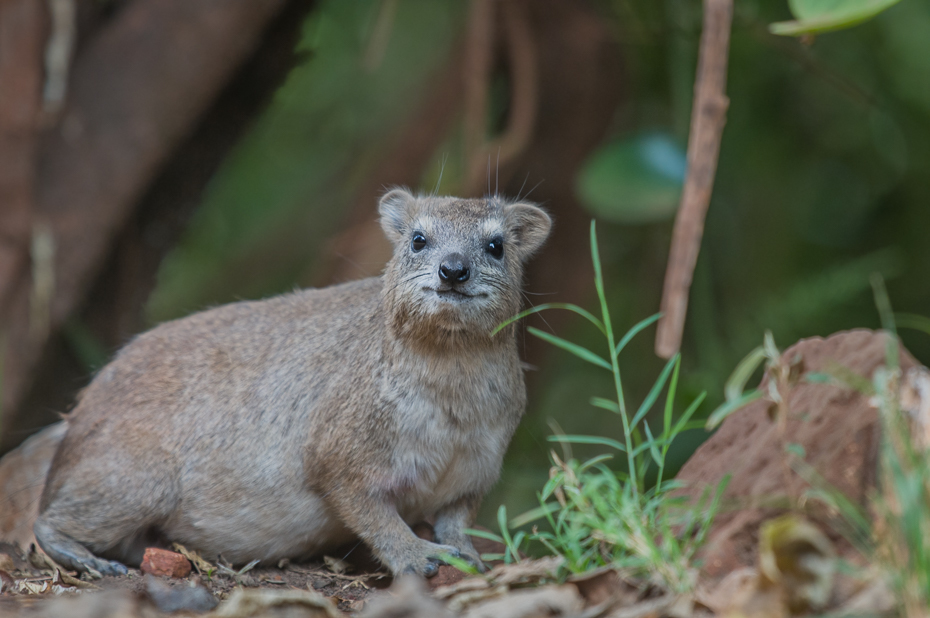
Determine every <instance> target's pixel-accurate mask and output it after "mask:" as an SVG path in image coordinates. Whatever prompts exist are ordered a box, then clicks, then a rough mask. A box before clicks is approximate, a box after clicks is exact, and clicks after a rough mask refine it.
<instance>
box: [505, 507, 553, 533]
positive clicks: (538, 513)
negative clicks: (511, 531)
mask: <svg viewBox="0 0 930 618" xmlns="http://www.w3.org/2000/svg"><path fill="white" fill-rule="evenodd" d="M558 510H559V505H558V504H557V503H549V504H544V505H543V506H538V507H536V508H535V509H530V510H529V511H527V512H526V513H523V514H522V515H517V516H516V517H514V518H513V519H511V520H510V527H511V528H519V527H521V526H525V525H526V524H531V523H533V522H534V521H536V520H539V519H542V518H543V517H545V516H546V515H549V514H551V513H554V512H555V511H558Z"/></svg>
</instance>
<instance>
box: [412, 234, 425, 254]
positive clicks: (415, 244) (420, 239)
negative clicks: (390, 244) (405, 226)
mask: <svg viewBox="0 0 930 618" xmlns="http://www.w3.org/2000/svg"><path fill="white" fill-rule="evenodd" d="M424 247H426V236H424V235H423V234H422V233H420V232H416V233H414V235H413V240H411V241H410V248H411V249H413V251H414V253H417V252H419V251H423V248H424Z"/></svg>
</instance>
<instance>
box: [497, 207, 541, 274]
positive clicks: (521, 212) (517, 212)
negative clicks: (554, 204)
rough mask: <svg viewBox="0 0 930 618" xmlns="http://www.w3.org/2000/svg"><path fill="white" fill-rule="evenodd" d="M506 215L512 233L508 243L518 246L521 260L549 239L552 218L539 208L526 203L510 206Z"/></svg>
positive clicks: (506, 209) (505, 210)
mask: <svg viewBox="0 0 930 618" xmlns="http://www.w3.org/2000/svg"><path fill="white" fill-rule="evenodd" d="M504 213H505V217H506V218H505V220H506V222H507V229H508V230H509V232H510V238H509V241H508V242H509V243H510V244H511V245H516V248H517V251H519V253H520V259H523V260H525V259H526V258H528V257H529V256H530V255H532V254H533V253H534V252H536V250H537V249H539V248H540V247H541V246H542V244H543V243H544V242H545V241H546V238H548V237H549V230H551V229H552V218H551V217H549V215H548V214H547V213H546V211H545V210H543V209H542V208H540V207H539V206H535V205H533V204H527V203H524V202H520V203H517V204H510V205H509V206H507V207H506V208H505V209H504Z"/></svg>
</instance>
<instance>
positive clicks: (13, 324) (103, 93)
mask: <svg viewBox="0 0 930 618" xmlns="http://www.w3.org/2000/svg"><path fill="white" fill-rule="evenodd" d="M9 1H10V0H7V2H9ZM283 6H284V0H261V1H260V2H256V1H254V0H136V1H134V2H131V3H128V4H127V5H126V6H125V7H124V8H122V9H121V11H120V12H119V13H118V14H117V15H116V16H115V17H114V19H113V21H112V22H111V23H110V24H108V25H107V26H106V27H104V28H103V29H102V30H101V31H100V33H99V34H98V35H97V36H96V37H95V38H94V40H92V41H90V42H89V43H88V44H87V45H86V47H85V48H84V50H83V51H82V53H81V54H79V55H78V57H77V58H76V59H75V63H74V67H73V70H72V72H71V84H70V89H69V92H68V99H69V100H68V103H67V105H66V108H65V111H64V113H63V115H62V118H61V122H60V123H59V124H58V125H57V126H56V127H55V128H54V129H52V130H50V131H49V132H48V133H47V134H46V135H44V136H43V139H42V143H41V145H40V147H39V152H38V162H37V171H36V179H35V182H36V184H35V187H36V203H35V211H34V221H35V222H36V224H38V225H40V226H42V227H41V228H38V229H44V230H46V233H45V234H43V237H44V238H46V240H47V241H49V242H47V243H46V244H47V245H48V246H47V249H50V251H48V252H47V253H48V255H49V257H50V258H51V259H50V260H47V262H48V263H47V264H46V265H45V266H44V267H41V268H33V271H38V272H39V274H42V276H43V277H44V278H45V279H44V280H46V281H47V280H48V279H50V280H51V281H52V282H53V284H54V285H53V288H52V293H51V294H50V295H49V297H48V298H45V297H43V295H41V294H35V293H34V287H35V286H34V285H33V284H32V283H30V281H29V277H26V276H21V277H19V283H18V284H17V285H16V287H15V289H14V291H13V294H12V296H11V300H10V311H9V313H8V317H7V319H6V324H5V325H4V328H3V330H4V331H5V332H6V337H7V340H6V344H7V349H6V353H5V362H4V372H3V394H2V397H3V399H2V405H3V409H4V410H7V411H11V410H15V409H16V406H17V404H18V403H19V401H20V400H21V398H22V396H23V394H24V392H25V390H26V388H27V387H28V386H29V384H30V379H31V374H32V371H33V369H34V367H35V366H36V363H37V362H38V360H39V358H40V356H41V353H42V349H43V347H44V345H45V343H46V341H47V340H48V336H49V335H50V334H51V333H52V332H54V331H55V330H57V329H58V328H59V327H60V326H61V325H62V323H63V322H64V321H65V320H66V318H67V317H68V316H69V315H70V313H71V312H72V311H73V310H74V308H75V307H76V306H77V305H78V303H79V302H80V301H81V299H82V297H83V295H84V294H85V292H86V289H87V287H88V285H89V284H90V282H91V281H92V279H93V277H94V275H95V274H96V271H97V270H98V269H99V267H100V265H101V264H102V262H103V260H104V258H105V256H106V254H107V252H108V251H109V249H110V247H111V244H112V242H113V239H114V238H115V236H116V234H117V233H118V232H119V230H120V229H121V228H122V226H123V225H124V223H125V222H126V221H127V219H128V217H129V216H130V214H131V213H132V211H133V207H134V206H135V204H136V202H137V201H138V199H139V198H140V196H141V195H142V194H143V192H144V191H145V189H146V187H147V186H148V185H149V183H150V182H151V181H152V179H153V178H154V176H155V174H156V173H157V172H158V170H159V169H160V167H161V166H162V165H163V163H164V162H165V161H166V159H167V158H168V156H169V155H170V154H171V152H172V151H173V150H174V149H175V148H176V147H177V146H178V144H179V143H180V142H181V141H182V140H183V139H184V138H185V137H186V135H187V134H188V132H189V131H190V130H191V129H192V127H193V126H194V124H195V122H196V121H197V119H198V118H199V117H200V116H201V114H202V113H203V112H204V111H205V110H206V109H207V106H208V105H209V104H210V103H211V102H212V101H213V99H214V98H215V97H216V95H217V94H218V93H219V91H220V89H221V88H222V87H223V86H224V84H225V83H226V82H227V81H228V80H229V78H230V77H231V76H232V74H233V71H234V70H235V69H236V67H237V66H238V65H239V64H240V63H241V62H242V61H243V60H244V59H245V58H246V57H247V56H248V55H249V54H250V53H251V52H252V51H253V49H254V48H255V46H256V44H257V42H258V41H259V39H260V36H261V34H262V32H263V31H264V28H265V26H266V25H267V24H268V23H269V21H270V20H271V19H272V18H273V17H274V16H275V15H276V14H277V13H278V12H279V11H280V10H281V8H282V7H283ZM40 266H41V265H40ZM43 269H44V271H48V272H44V271H43ZM33 283H38V282H33ZM44 316H47V318H46V317H44ZM43 321H44V323H41V322H43ZM13 416H14V415H13V414H7V415H5V416H4V418H3V419H2V427H3V428H7V427H9V426H10V425H11V424H12V422H13V420H14V419H13Z"/></svg>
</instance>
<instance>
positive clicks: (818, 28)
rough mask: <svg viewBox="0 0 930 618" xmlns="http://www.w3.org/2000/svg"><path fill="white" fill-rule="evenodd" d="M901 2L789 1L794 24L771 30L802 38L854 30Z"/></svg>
mask: <svg viewBox="0 0 930 618" xmlns="http://www.w3.org/2000/svg"><path fill="white" fill-rule="evenodd" d="M900 1H901V0H788V5H789V6H790V7H791V12H792V14H794V16H795V18H796V19H795V20H794V21H781V22H777V23H774V24H772V25H771V26H769V29H770V30H771V31H772V33H774V34H782V35H787V36H799V35H802V34H817V33H820V32H830V31H831V30H842V29H843V28H851V27H852V26H856V25H858V24H861V23H862V22H864V21H867V20H869V19H871V18H873V17H875V16H876V15H878V14H879V13H881V12H882V11H884V10H885V9H888V8H891V7H892V6H894V5H895V4H897V3H898V2H900Z"/></svg>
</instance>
